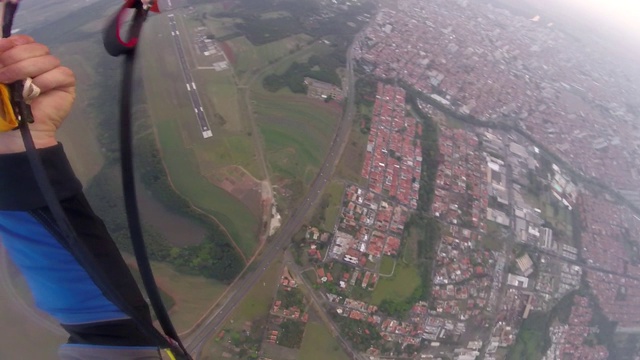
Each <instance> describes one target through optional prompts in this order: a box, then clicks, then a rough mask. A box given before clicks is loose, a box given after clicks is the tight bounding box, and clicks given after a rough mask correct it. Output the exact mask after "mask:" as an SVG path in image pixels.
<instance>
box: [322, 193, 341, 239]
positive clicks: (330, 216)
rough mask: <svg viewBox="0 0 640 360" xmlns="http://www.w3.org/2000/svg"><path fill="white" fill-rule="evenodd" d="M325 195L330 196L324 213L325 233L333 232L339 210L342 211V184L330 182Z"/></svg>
mask: <svg viewBox="0 0 640 360" xmlns="http://www.w3.org/2000/svg"><path fill="white" fill-rule="evenodd" d="M325 192H326V193H328V194H329V195H331V198H330V199H329V206H328V207H327V208H326V209H325V211H324V217H325V219H326V220H325V221H324V229H325V230H327V231H333V228H334V227H335V226H336V221H338V216H339V215H340V209H342V193H343V192H344V184H343V183H342V182H339V181H332V182H331V183H330V184H329V185H328V186H327V188H326V190H325Z"/></svg>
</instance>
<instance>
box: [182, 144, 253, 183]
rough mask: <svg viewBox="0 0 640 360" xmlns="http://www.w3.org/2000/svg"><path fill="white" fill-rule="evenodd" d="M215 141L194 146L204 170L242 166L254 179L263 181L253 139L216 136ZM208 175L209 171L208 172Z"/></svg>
mask: <svg viewBox="0 0 640 360" xmlns="http://www.w3.org/2000/svg"><path fill="white" fill-rule="evenodd" d="M214 139H215V141H208V142H201V143H197V144H194V149H195V150H196V154H198V156H199V157H200V158H199V162H200V164H201V166H202V167H203V168H206V169H210V170H214V169H217V168H220V167H222V166H228V165H237V166H242V167H243V168H244V169H245V170H247V171H248V172H249V173H250V174H251V175H252V176H253V177H255V178H257V179H263V178H264V176H262V171H261V170H260V167H259V165H258V163H257V162H256V155H255V153H254V151H253V150H254V148H253V143H252V142H251V138H250V137H248V136H245V135H227V136H224V137H223V136H220V137H218V136H214ZM206 172H207V173H208V171H206Z"/></svg>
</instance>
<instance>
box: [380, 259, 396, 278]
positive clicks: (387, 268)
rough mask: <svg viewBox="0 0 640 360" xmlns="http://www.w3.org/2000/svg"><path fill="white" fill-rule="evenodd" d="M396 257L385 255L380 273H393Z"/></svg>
mask: <svg viewBox="0 0 640 360" xmlns="http://www.w3.org/2000/svg"><path fill="white" fill-rule="evenodd" d="M395 261H396V260H395V259H394V258H392V257H391V256H387V255H383V256H382V262H381V263H380V274H381V275H391V272H392V271H393V265H394V264H395Z"/></svg>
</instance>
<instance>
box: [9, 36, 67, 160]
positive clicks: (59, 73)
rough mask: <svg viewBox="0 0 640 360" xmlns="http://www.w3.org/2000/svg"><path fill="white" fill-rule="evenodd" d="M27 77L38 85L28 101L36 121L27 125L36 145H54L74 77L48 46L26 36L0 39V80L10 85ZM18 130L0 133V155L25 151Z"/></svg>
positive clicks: (38, 146) (65, 110) (64, 114)
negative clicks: (36, 90)
mask: <svg viewBox="0 0 640 360" xmlns="http://www.w3.org/2000/svg"><path fill="white" fill-rule="evenodd" d="M27 77H30V78H32V79H33V84H34V85H36V86H37V87H39V88H40V95H39V96H38V97H37V98H35V99H34V100H33V101H32V102H31V111H32V113H33V118H34V120H35V122H34V123H33V124H29V129H30V130H31V135H32V137H33V141H34V143H35V145H36V148H44V147H49V146H54V145H56V144H57V140H56V130H57V129H58V128H59V127H60V126H61V125H62V121H63V120H64V119H65V118H66V117H67V115H69V111H71V106H72V105H73V100H74V98H75V94H76V89H75V84H76V80H75V76H74V75H73V72H72V71H71V70H70V69H68V68H66V67H63V66H60V60H59V59H58V58H56V57H55V56H53V55H51V54H50V53H49V49H48V48H47V47H46V46H44V45H42V44H39V43H37V42H35V40H33V38H31V37H29V36H25V35H17V36H12V37H10V38H7V39H0V83H3V84H10V83H13V82H15V81H19V80H24V79H25V78H27ZM24 150H25V148H24V143H23V142H22V137H21V136H20V133H19V132H18V131H9V132H4V133H0V154H8V153H16V152H22V151H24Z"/></svg>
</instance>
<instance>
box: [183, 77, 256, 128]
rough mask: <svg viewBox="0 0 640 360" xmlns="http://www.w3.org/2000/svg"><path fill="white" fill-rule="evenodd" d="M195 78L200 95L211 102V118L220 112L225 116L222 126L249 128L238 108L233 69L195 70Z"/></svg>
mask: <svg viewBox="0 0 640 360" xmlns="http://www.w3.org/2000/svg"><path fill="white" fill-rule="evenodd" d="M193 75H194V80H195V82H196V85H197V86H198V89H199V90H200V97H201V98H202V100H203V101H204V100H205V99H204V98H205V97H206V98H207V100H208V101H205V103H209V104H207V105H208V107H209V108H208V109H206V110H205V111H206V113H207V114H208V115H209V116H208V118H209V119H210V121H211V118H212V116H213V115H214V114H216V113H217V114H220V116H222V117H223V118H224V124H223V125H222V127H223V128H224V129H225V130H229V131H237V132H239V131H244V130H246V129H248V128H249V124H248V123H246V119H244V121H243V119H240V116H239V114H240V112H239V110H238V105H239V98H238V91H237V89H236V83H235V80H234V78H233V72H232V71H231V70H223V71H215V70H211V69H201V70H195V71H193Z"/></svg>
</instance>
